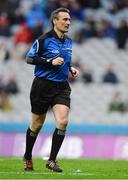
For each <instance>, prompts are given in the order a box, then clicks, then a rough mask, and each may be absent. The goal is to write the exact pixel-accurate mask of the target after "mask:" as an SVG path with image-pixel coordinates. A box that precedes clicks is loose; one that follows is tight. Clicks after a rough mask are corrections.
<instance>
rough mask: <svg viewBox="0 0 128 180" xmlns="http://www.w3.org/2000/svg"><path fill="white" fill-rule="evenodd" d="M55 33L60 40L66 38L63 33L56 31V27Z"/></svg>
mask: <svg viewBox="0 0 128 180" xmlns="http://www.w3.org/2000/svg"><path fill="white" fill-rule="evenodd" d="M54 31H55V32H56V34H57V36H58V37H59V38H60V39H63V38H64V33H62V32H61V31H58V30H57V29H56V27H54Z"/></svg>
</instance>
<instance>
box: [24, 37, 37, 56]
mask: <svg viewBox="0 0 128 180" xmlns="http://www.w3.org/2000/svg"><path fill="white" fill-rule="evenodd" d="M38 50H39V42H38V40H36V41H35V42H34V43H33V45H32V47H31V48H30V50H29V51H28V53H27V56H28V57H35V56H38Z"/></svg>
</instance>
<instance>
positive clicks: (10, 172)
mask: <svg viewBox="0 0 128 180" xmlns="http://www.w3.org/2000/svg"><path fill="white" fill-rule="evenodd" d="M0 174H42V175H48V174H54V172H51V173H50V172H42V173H40V172H15V171H9V172H7V171H5V172H4V171H3V172H0ZM59 175H75V176H76V175H78V176H92V175H94V174H93V173H59Z"/></svg>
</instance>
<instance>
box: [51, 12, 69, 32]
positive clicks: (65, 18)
mask: <svg viewBox="0 0 128 180" xmlns="http://www.w3.org/2000/svg"><path fill="white" fill-rule="evenodd" d="M70 21H71V19H70V15H69V14H68V13H67V12H60V13H59V14H58V17H57V18H56V19H55V21H54V27H56V29H57V30H58V31H60V32H62V33H66V32H68V29H69V25H70Z"/></svg>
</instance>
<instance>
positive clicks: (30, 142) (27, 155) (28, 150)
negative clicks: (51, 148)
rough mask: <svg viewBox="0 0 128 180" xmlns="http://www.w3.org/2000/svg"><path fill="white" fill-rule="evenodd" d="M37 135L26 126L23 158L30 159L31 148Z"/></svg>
mask: <svg viewBox="0 0 128 180" xmlns="http://www.w3.org/2000/svg"><path fill="white" fill-rule="evenodd" d="M37 135H38V133H34V132H32V131H31V129H30V128H28V130H27V133H26V151H25V154H24V158H25V159H27V160H30V159H31V158H32V149H33V146H34V143H35V141H36V138H37Z"/></svg>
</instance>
